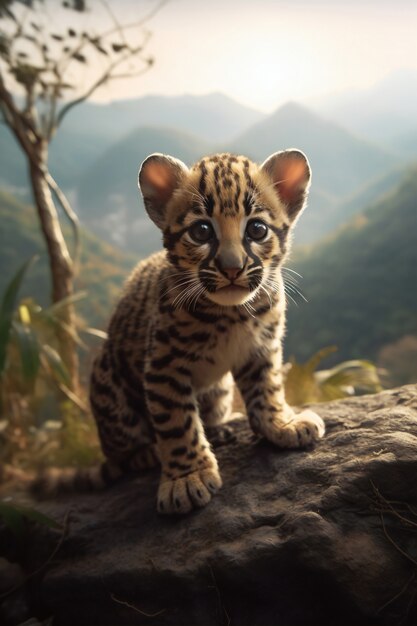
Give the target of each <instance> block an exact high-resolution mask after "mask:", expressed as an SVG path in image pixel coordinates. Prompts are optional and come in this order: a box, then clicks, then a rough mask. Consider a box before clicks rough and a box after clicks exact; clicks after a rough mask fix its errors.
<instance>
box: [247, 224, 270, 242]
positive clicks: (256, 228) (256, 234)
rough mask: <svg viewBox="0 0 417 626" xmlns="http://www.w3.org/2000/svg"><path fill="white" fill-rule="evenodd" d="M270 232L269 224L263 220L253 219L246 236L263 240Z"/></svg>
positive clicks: (255, 239)
mask: <svg viewBox="0 0 417 626" xmlns="http://www.w3.org/2000/svg"><path fill="white" fill-rule="evenodd" d="M267 233H268V226H267V225H266V224H265V223H264V222H261V220H252V221H251V222H249V223H248V225H247V226H246V236H247V237H249V238H250V239H253V240H254V241H262V239H265V237H266V235H267Z"/></svg>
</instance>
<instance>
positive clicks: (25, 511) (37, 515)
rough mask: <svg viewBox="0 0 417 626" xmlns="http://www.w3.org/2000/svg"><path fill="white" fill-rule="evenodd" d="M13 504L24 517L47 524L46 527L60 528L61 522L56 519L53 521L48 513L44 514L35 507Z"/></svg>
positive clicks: (43, 524)
mask: <svg viewBox="0 0 417 626" xmlns="http://www.w3.org/2000/svg"><path fill="white" fill-rule="evenodd" d="M15 506H16V509H17V510H18V511H19V512H20V513H21V514H22V515H23V516H24V517H26V518H27V519H28V520H30V521H32V522H36V523H37V524H41V525H42V526H47V527H48V528H57V529H58V528H62V526H61V524H59V523H58V522H57V521H55V520H54V519H52V518H51V517H49V516H48V515H45V514H44V513H41V512H40V511H37V510H36V509H32V508H29V507H26V506H22V505H20V504H19V505H15Z"/></svg>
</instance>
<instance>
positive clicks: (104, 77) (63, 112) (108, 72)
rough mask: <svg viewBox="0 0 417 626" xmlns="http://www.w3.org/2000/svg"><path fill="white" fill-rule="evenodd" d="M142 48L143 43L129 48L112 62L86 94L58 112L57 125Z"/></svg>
mask: <svg viewBox="0 0 417 626" xmlns="http://www.w3.org/2000/svg"><path fill="white" fill-rule="evenodd" d="M142 49H143V45H141V46H138V47H137V48H131V49H130V50H129V53H128V54H125V55H123V56H121V57H119V59H116V60H115V61H113V62H112V63H110V65H109V67H108V68H107V70H106V71H105V72H104V73H103V74H102V75H101V76H100V77H99V78H98V79H97V80H96V81H95V82H94V83H93V84H92V85H90V87H89V88H88V89H87V90H86V91H85V92H84V94H82V95H81V96H79V97H78V98H75V99H74V100H71V101H70V102H68V104H66V105H65V106H64V107H63V108H62V109H61V110H60V112H59V113H58V116H57V120H56V127H58V126H60V124H61V123H62V120H63V119H64V117H65V115H67V113H68V112H69V111H70V110H71V109H72V108H73V107H75V106H76V105H77V104H81V102H84V101H85V100H87V99H88V98H89V97H90V96H91V95H92V94H93V93H94V92H95V91H96V90H97V89H98V88H99V87H101V85H104V83H106V82H107V81H109V80H111V79H112V71H113V70H114V69H115V68H116V67H118V66H119V65H121V64H122V63H124V62H126V61H127V60H128V59H130V58H132V57H133V56H135V54H138V53H139V52H141V50H142ZM147 69H148V68H145V69H144V71H146V70H147Z"/></svg>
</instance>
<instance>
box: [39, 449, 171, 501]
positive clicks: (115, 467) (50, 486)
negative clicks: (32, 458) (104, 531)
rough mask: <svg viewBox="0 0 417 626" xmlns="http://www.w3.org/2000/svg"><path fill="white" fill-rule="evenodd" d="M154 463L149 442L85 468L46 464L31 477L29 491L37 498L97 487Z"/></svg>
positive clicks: (155, 457) (149, 467) (90, 489)
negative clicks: (126, 455)
mask: <svg viewBox="0 0 417 626" xmlns="http://www.w3.org/2000/svg"><path fill="white" fill-rule="evenodd" d="M158 464H159V459H158V456H157V453H156V446H155V445H154V444H152V445H148V446H146V447H144V448H142V449H140V450H138V451H137V452H136V453H135V454H134V455H133V456H130V457H129V458H128V459H125V460H124V461H121V462H115V461H113V460H106V461H104V462H103V463H101V464H99V465H96V466H93V467H89V468H77V467H67V468H48V469H46V470H43V471H42V472H40V473H39V474H38V475H37V476H36V478H35V479H34V480H33V481H32V483H31V484H30V491H31V493H32V494H33V495H34V496H36V497H37V498H41V499H47V498H53V497H55V496H59V495H61V494H65V493H73V492H83V493H85V492H91V491H100V490H102V489H104V488H105V487H108V486H110V485H112V484H113V483H114V482H116V481H117V480H118V479H119V478H121V476H124V475H125V474H128V473H131V472H138V471H142V470H146V469H151V468H154V467H156V466H157V465H158Z"/></svg>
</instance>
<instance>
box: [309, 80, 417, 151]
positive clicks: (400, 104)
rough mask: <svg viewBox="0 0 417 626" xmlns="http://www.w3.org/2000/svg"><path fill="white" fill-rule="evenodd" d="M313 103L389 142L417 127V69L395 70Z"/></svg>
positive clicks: (338, 119) (323, 112)
mask: <svg viewBox="0 0 417 626" xmlns="http://www.w3.org/2000/svg"><path fill="white" fill-rule="evenodd" d="M310 106H311V107H312V108H313V109H314V110H316V111H317V112H319V113H320V114H321V115H324V116H325V117H327V118H328V119H332V120H334V121H336V122H338V123H339V124H342V126H344V127H346V128H349V129H351V130H353V131H355V132H357V133H359V134H360V135H361V136H363V137H368V138H369V139H373V140H374V141H377V142H380V143H381V144H384V145H390V144H391V141H392V140H393V139H395V138H396V137H397V136H401V135H406V134H407V133H408V132H409V131H410V130H416V129H417V70H416V69H412V68H404V69H400V70H396V71H394V72H392V73H391V74H389V75H388V76H386V77H385V78H384V79H383V80H381V81H379V82H378V83H376V84H375V85H373V86H371V87H369V88H367V89H362V90H359V89H358V90H356V91H352V90H351V91H349V92H347V93H341V94H338V95H335V96H327V97H324V98H321V100H319V101H316V102H313V103H311V104H310Z"/></svg>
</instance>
